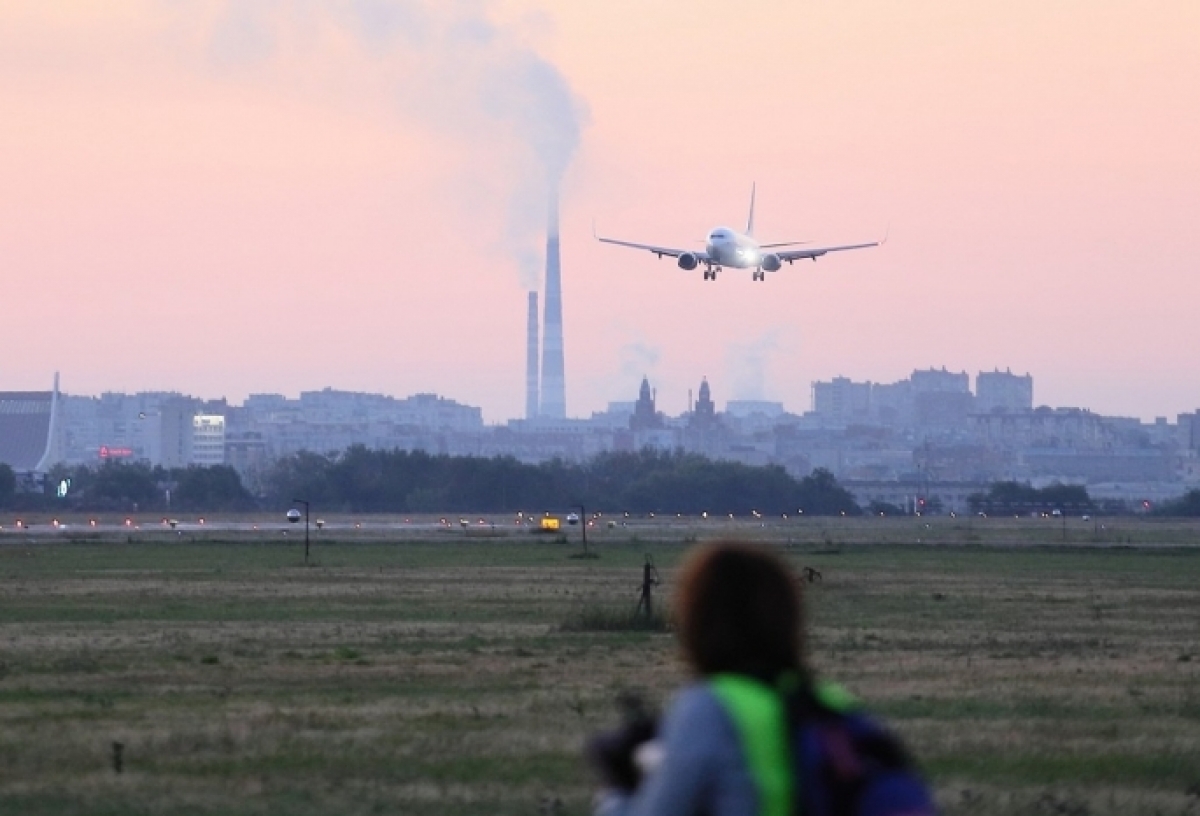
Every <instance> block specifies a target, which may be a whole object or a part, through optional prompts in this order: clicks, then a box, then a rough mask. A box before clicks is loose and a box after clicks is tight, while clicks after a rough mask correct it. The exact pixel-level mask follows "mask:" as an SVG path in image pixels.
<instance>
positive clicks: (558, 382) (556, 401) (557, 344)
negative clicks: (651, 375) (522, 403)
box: [541, 190, 567, 419]
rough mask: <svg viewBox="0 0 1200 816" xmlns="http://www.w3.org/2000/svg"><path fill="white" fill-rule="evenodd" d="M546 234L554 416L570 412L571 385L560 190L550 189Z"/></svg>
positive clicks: (550, 408)
mask: <svg viewBox="0 0 1200 816" xmlns="http://www.w3.org/2000/svg"><path fill="white" fill-rule="evenodd" d="M548 226H549V229H548V231H547V234H546V313H545V318H544V326H543V332H544V334H543V335H542V410H541V415H542V416H544V417H550V418H551V419H564V418H566V416H567V386H566V382H565V377H564V374H563V369H564V364H563V326H562V264H561V259H560V258H559V254H558V191H557V190H552V191H551V193H550V219H549V225H548Z"/></svg>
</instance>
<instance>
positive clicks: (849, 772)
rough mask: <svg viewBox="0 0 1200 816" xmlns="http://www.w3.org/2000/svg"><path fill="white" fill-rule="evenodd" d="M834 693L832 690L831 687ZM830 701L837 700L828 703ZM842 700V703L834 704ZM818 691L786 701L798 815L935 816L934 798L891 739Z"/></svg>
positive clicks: (880, 728)
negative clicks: (798, 781)
mask: <svg viewBox="0 0 1200 816" xmlns="http://www.w3.org/2000/svg"><path fill="white" fill-rule="evenodd" d="M834 688H836V687H834ZM829 697H833V698H835V700H830V699H828V698H829ZM838 697H840V698H841V700H836V698H838ZM848 703H849V697H848V695H845V694H844V693H841V694H837V693H834V694H828V693H826V694H823V693H822V689H821V688H820V687H818V688H816V689H814V690H811V691H801V692H797V693H795V694H793V695H789V696H788V697H787V698H786V705H787V710H788V721H789V724H790V729H791V733H792V735H793V738H792V761H793V763H794V765H795V778H796V779H798V780H800V785H799V789H798V790H797V798H798V799H799V800H800V801H798V802H797V803H796V807H795V813H797V814H800V816H933V814H935V813H937V807H936V806H935V805H934V802H933V797H932V796H931V795H930V792H929V789H928V788H927V787H926V785H925V782H924V781H923V780H922V779H921V776H920V774H919V773H918V772H917V770H916V767H915V766H914V764H913V762H912V760H911V758H910V757H909V755H908V752H907V751H905V749H904V746H903V745H902V744H901V742H900V740H899V739H898V738H896V736H895V735H893V734H892V733H890V732H889V731H888V730H887V729H886V728H884V727H883V726H882V725H881V724H879V723H878V722H876V721H874V720H873V719H871V718H870V717H868V716H867V715H866V714H864V713H862V712H861V711H858V710H856V709H854V708H851V707H850V705H849V704H848Z"/></svg>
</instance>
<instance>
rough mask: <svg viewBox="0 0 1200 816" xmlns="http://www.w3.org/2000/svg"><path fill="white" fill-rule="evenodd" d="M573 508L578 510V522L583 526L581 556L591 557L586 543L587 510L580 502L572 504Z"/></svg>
mask: <svg viewBox="0 0 1200 816" xmlns="http://www.w3.org/2000/svg"><path fill="white" fill-rule="evenodd" d="M573 509H578V510H579V523H580V524H581V525H582V526H583V530H582V532H583V557H584V558H591V554H590V553H588V545H587V510H585V509H584V507H583V505H582V504H576V505H574V507H573ZM567 521H568V523H569V522H570V518H568V519H567Z"/></svg>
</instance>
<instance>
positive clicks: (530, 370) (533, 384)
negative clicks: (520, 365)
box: [525, 292, 538, 419]
mask: <svg viewBox="0 0 1200 816" xmlns="http://www.w3.org/2000/svg"><path fill="white" fill-rule="evenodd" d="M537 301H538V296H537V292H530V293H529V341H528V342H529V347H528V349H527V351H526V354H525V418H526V419H534V418H536V417H537V415H538V302H537Z"/></svg>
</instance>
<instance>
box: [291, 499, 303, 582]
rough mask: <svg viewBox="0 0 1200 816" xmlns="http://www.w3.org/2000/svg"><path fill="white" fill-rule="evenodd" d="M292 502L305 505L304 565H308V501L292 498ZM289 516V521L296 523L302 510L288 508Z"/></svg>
mask: <svg viewBox="0 0 1200 816" xmlns="http://www.w3.org/2000/svg"><path fill="white" fill-rule="evenodd" d="M292 504H303V505H304V566H306V567H307V566H308V502H306V501H305V500H304V499H292ZM287 517H288V521H290V522H291V523H292V524H295V523H297V522H298V521H300V511H299V510H297V509H296V508H295V507H293V508H292V509H291V510H288V513H287Z"/></svg>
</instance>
